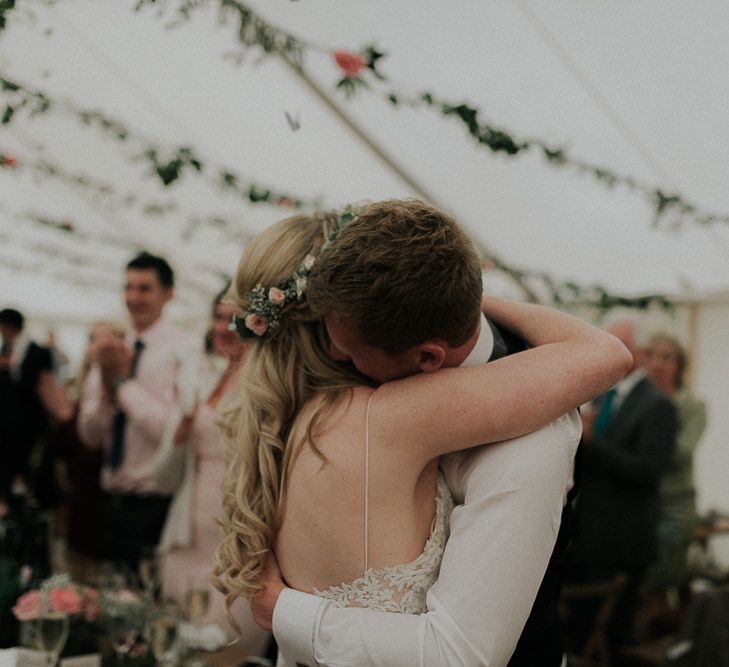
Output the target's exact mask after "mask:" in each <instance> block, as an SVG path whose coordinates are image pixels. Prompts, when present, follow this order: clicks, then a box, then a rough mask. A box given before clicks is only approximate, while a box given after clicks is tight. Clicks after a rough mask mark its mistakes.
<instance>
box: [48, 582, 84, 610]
mask: <svg viewBox="0 0 729 667" xmlns="http://www.w3.org/2000/svg"><path fill="white" fill-rule="evenodd" d="M50 602H51V609H53V611H62V612H64V613H66V614H78V612H80V611H81V596H80V595H79V594H78V591H76V589H74V588H71V587H70V586H68V587H64V588H54V589H53V590H52V591H51V594H50Z"/></svg>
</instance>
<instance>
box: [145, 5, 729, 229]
mask: <svg viewBox="0 0 729 667" xmlns="http://www.w3.org/2000/svg"><path fill="white" fill-rule="evenodd" d="M215 1H216V3H217V4H218V6H219V8H220V11H221V15H222V16H223V17H224V18H225V17H226V16H228V15H231V14H232V15H234V16H235V17H236V18H237V21H238V30H237V36H238V41H239V42H240V43H241V44H242V45H243V46H244V47H247V48H258V49H260V50H261V51H262V52H263V54H273V53H281V54H284V55H286V56H288V57H290V58H293V59H294V61H295V62H296V63H297V64H298V66H299V67H301V68H302V69H303V55H304V54H305V53H306V52H307V51H313V50H321V49H320V48H319V47H317V46H315V45H313V44H311V43H308V42H306V41H305V40H302V39H301V38H299V37H296V36H294V35H293V34H291V33H289V32H286V31H284V30H281V29H280V28H277V27H275V26H273V25H272V24H270V23H268V22H267V21H265V19H263V18H261V17H260V16H258V15H257V14H256V13H255V12H254V11H253V10H252V9H250V8H249V7H248V6H247V5H246V4H245V3H244V2H241V0H215ZM210 3H211V0H179V2H178V3H177V16H178V19H179V20H180V21H185V20H189V19H190V18H191V15H192V13H193V12H194V11H195V10H197V9H201V8H202V7H204V6H207V5H209V4H210ZM170 4H171V3H170V2H169V1H165V2H162V1H160V0H140V1H139V2H138V3H137V5H136V8H137V9H141V8H142V7H144V6H147V5H154V6H156V7H157V8H158V10H159V14H160V15H163V14H164V13H165V12H166V11H167V10H168V8H169V5H170ZM330 53H331V55H332V56H333V58H334V60H335V62H336V63H337V65H338V66H339V68H340V70H341V71H342V74H343V76H342V77H341V78H340V79H339V80H338V81H337V83H336V84H335V86H336V88H337V89H338V90H340V91H343V92H344V93H345V95H347V96H348V97H351V96H352V95H354V94H355V93H356V92H357V91H359V90H361V89H366V88H370V87H371V84H373V83H374V84H379V86H380V87H381V89H382V94H383V97H384V98H385V99H386V100H387V101H388V102H389V103H390V104H391V105H392V106H394V107H397V106H400V105H407V106H409V107H411V108H427V109H430V110H431V111H433V112H436V113H438V114H440V115H441V116H443V117H444V118H452V119H455V120H457V121H459V122H460V123H461V124H462V125H463V126H464V127H465V128H466V130H467V132H468V134H469V135H470V136H471V137H472V138H473V139H474V141H475V142H476V143H477V144H478V145H479V146H483V147H485V148H487V149H489V150H491V151H492V152H494V153H504V154H506V155H509V156H516V155H519V154H522V153H526V152H529V151H532V150H538V151H539V152H540V153H541V154H542V156H543V157H544V159H545V160H546V162H547V164H549V165H550V166H553V167H559V168H565V167H569V168H572V169H573V170H574V171H576V172H577V173H579V174H588V175H590V176H592V177H594V178H595V179H596V180H597V181H598V182H599V183H601V184H603V185H605V186H606V187H609V188H614V187H616V186H623V187H625V188H627V189H628V190H629V191H631V192H634V193H636V194H639V195H641V196H643V197H644V198H645V199H647V201H648V202H649V204H650V205H651V206H652V208H653V221H652V222H653V225H654V226H657V225H659V224H661V223H662V222H663V221H665V220H668V219H670V220H671V223H672V225H673V226H677V225H679V224H680V223H681V222H683V221H684V220H690V221H692V222H694V223H697V224H700V225H711V224H714V223H724V224H729V214H724V213H716V212H709V211H705V210H702V209H701V208H700V207H699V206H698V205H697V204H695V203H693V202H691V201H689V200H688V199H686V198H685V197H684V196H683V195H681V194H680V193H678V192H669V191H665V190H663V189H661V188H659V187H657V186H654V185H651V184H650V183H647V182H644V181H641V180H639V179H636V178H634V177H632V176H626V175H624V174H619V173H618V172H616V171H614V170H612V169H609V168H607V167H603V166H600V165H598V164H594V163H590V162H587V161H584V160H580V159H578V158H575V157H573V156H571V155H570V154H569V152H568V151H567V149H565V148H564V147H559V146H552V145H550V144H548V143H547V142H546V141H543V140H541V139H536V138H532V139H519V138H516V137H514V136H512V135H511V134H510V133H509V132H507V131H506V130H504V129H503V128H499V127H496V126H494V125H492V124H491V123H489V122H487V121H485V120H483V116H484V114H483V112H482V111H481V110H480V109H478V107H475V106H473V105H470V104H467V103H465V102H454V101H450V100H446V99H444V98H440V97H438V96H437V95H436V94H434V93H432V92H427V91H425V92H421V93H419V94H411V93H406V92H403V91H398V90H394V89H392V88H388V89H384V88H383V86H384V83H385V82H386V81H387V78H386V77H385V76H384V75H383V74H382V72H381V71H380V70H379V69H378V64H379V61H380V60H381V59H382V58H383V57H384V56H385V53H384V52H382V51H380V50H379V49H377V48H376V47H375V46H373V45H368V46H366V47H365V48H363V49H362V50H361V51H343V50H334V49H330Z"/></svg>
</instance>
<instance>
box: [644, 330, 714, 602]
mask: <svg viewBox="0 0 729 667" xmlns="http://www.w3.org/2000/svg"><path fill="white" fill-rule="evenodd" d="M687 365H688V358H687V354H686V350H685V349H684V347H683V346H682V345H681V343H680V342H679V341H678V340H677V339H676V338H675V337H673V336H672V335H670V334H667V333H659V334H656V335H654V336H652V337H651V339H650V341H649V342H648V347H647V354H646V359H645V367H646V369H647V370H648V377H650V379H651V380H652V381H653V383H654V384H655V385H656V386H657V387H658V388H659V389H661V390H662V391H663V392H665V393H666V394H668V396H669V397H670V398H671V400H672V401H673V403H674V405H675V406H676V410H677V412H678V433H677V436H676V449H675V451H674V454H673V456H672V457H671V459H670V461H669V464H668V468H667V470H666V473H665V474H664V475H663V478H662V480H661V486H660V514H659V522H658V557H659V559H658V562H656V563H655V564H654V565H653V566H652V567H651V569H650V571H649V573H648V576H647V578H646V586H647V588H648V589H649V590H652V591H654V592H657V593H659V594H660V596H661V597H662V598H663V600H662V602H664V603H667V604H668V605H669V606H674V607H675V606H677V605H678V602H679V593H682V594H683V593H685V591H686V586H687V584H688V570H687V564H686V556H687V551H688V546H689V543H690V542H691V540H692V538H693V534H694V531H695V529H696V526H697V517H696V505H695V495H696V492H695V488H694V479H693V458H694V452H695V450H696V446H697V445H698V443H699V440H700V439H701V436H702V434H703V432H704V429H705V428H706V405H705V403H704V401H703V400H701V399H700V398H699V397H697V396H696V395H695V394H694V393H693V392H692V391H691V390H690V389H689V388H688V386H687V385H686V368H687Z"/></svg>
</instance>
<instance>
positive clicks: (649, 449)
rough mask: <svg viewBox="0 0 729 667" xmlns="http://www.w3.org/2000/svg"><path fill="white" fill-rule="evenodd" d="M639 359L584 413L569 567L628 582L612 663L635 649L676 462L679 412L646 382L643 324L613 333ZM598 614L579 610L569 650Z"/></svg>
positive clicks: (619, 325)
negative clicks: (668, 473)
mask: <svg viewBox="0 0 729 667" xmlns="http://www.w3.org/2000/svg"><path fill="white" fill-rule="evenodd" d="M607 330H608V331H609V332H610V333H612V334H613V335H615V336H617V337H618V338H619V339H620V340H621V341H622V342H623V343H624V344H625V346H626V347H627V348H628V350H630V352H631V353H632V354H633V359H634V362H633V369H632V370H631V371H630V373H628V375H626V376H625V377H624V378H623V379H622V380H621V381H620V382H619V383H618V384H617V385H615V387H613V388H612V389H610V390H609V391H608V392H606V393H605V394H604V395H603V396H601V397H599V398H598V399H596V401H595V402H594V405H591V406H590V407H588V408H587V409H585V410H583V413H582V416H583V443H582V445H581V447H580V449H581V457H582V458H581V462H580V466H581V467H580V471H579V485H580V486H579V496H578V499H577V503H576V512H575V533H574V540H573V544H572V547H571V553H570V561H569V566H568V572H567V574H568V578H569V580H570V581H571V582H573V583H579V584H586V583H594V582H605V581H611V580H614V579H615V578H616V577H617V576H618V575H622V576H624V577H625V585H624V587H623V589H622V592H621V594H620V596H619V598H618V600H617V604H616V607H615V611H614V615H613V618H612V620H611V624H610V627H609V628H608V634H609V637H608V641H609V643H610V646H611V650H612V653H613V655H615V654H616V653H617V650H618V648H619V647H621V646H625V645H629V644H632V643H635V641H636V639H637V637H636V624H635V613H636V609H637V606H638V600H639V596H638V593H639V590H640V587H641V586H642V584H643V581H644V578H645V575H646V572H647V570H648V567H649V566H650V565H651V563H653V562H654V561H655V560H656V557H657V535H656V531H657V523H658V490H659V486H660V482H661V478H662V476H663V474H664V472H665V470H666V469H667V467H668V464H669V461H671V459H672V457H673V454H674V451H675V446H676V432H677V418H676V409H675V408H674V406H673V403H672V402H671V400H670V399H669V398H668V396H667V395H666V394H665V393H663V392H662V391H661V390H660V389H658V387H656V386H655V384H653V382H652V381H651V380H650V379H649V378H648V377H647V372H646V370H645V368H644V367H643V365H642V363H643V354H644V351H645V344H644V342H643V341H642V340H640V335H641V332H640V329H639V326H638V323H637V322H634V321H631V320H621V321H616V322H615V323H614V324H613V325H612V326H610V327H609V328H608V329H607ZM595 611H596V609H595V608H586V607H585V606H584V605H581V604H580V603H577V604H575V605H573V606H572V609H570V611H569V614H568V618H567V619H566V625H567V628H568V630H567V632H568V635H569V637H570V643H571V644H572V645H573V647H575V648H576V649H577V650H578V651H579V650H581V648H582V646H583V645H584V642H585V641H586V639H587V637H588V636H589V633H590V631H591V628H592V627H593V623H594V612H595Z"/></svg>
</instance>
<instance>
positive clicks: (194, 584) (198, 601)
mask: <svg viewBox="0 0 729 667" xmlns="http://www.w3.org/2000/svg"><path fill="white" fill-rule="evenodd" d="M209 606H210V587H209V586H208V583H207V580H206V581H200V580H191V581H190V582H189V583H188V587H187V592H186V593H185V610H186V611H187V617H188V618H189V619H190V622H191V623H192V624H193V625H198V626H199V625H201V624H202V622H203V619H204V618H205V616H206V615H207V613H208V607H209Z"/></svg>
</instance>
